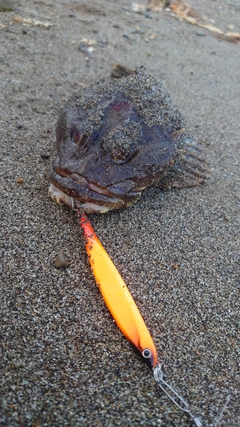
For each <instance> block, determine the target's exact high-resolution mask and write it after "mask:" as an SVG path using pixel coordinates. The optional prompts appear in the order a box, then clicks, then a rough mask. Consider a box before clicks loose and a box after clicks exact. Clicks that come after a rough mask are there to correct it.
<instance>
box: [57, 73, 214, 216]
mask: <svg viewBox="0 0 240 427" xmlns="http://www.w3.org/2000/svg"><path fill="white" fill-rule="evenodd" d="M205 157H206V156H205V154H204V152H203V150H202V148H201V147H200V146H199V144H198V143H197V142H196V141H195V139H194V137H193V136H192V134H191V133H190V132H189V131H188V130H187V129H186V125H185V121H184V119H183V117H182V115H181V113H180V112H179V111H178V109H177V108H175V107H174V106H173V103H172V101H171V99H170V95H169V93H168V92H167V90H166V89H165V88H164V87H163V85H162V84H161V83H160V82H159V81H158V79H156V78H154V77H152V76H150V75H148V74H147V73H146V72H145V70H144V69H142V68H140V69H137V70H136V71H135V72H134V73H133V74H132V75H130V76H127V77H123V78H121V79H119V80H115V81H113V82H111V83H93V84H91V85H89V86H88V87H86V88H84V89H82V90H81V91H80V92H79V93H78V94H76V95H75V96H74V97H72V98H71V99H70V100H69V101H68V102H67V104H66V105H65V106H64V107H63V108H62V110H61V112H60V115H59V119H58V123H57V128H56V156H55V158H54V160H53V163H52V169H51V173H50V177H49V180H50V183H51V185H50V188H49V194H50V196H51V197H52V198H53V199H54V200H55V201H56V202H58V203H60V204H65V205H67V206H69V207H70V208H75V209H78V208H81V209H83V210H84V211H85V212H86V213H97V214H98V213H105V212H107V211H109V210H113V209H121V208H125V207H128V206H130V205H132V204H133V203H135V202H136V201H137V200H138V199H139V198H140V197H141V194H142V191H143V190H144V189H145V188H146V187H149V186H151V185H154V186H157V187H159V188H160V189H162V190H168V189H171V188H182V187H186V186H195V185H200V184H203V183H204V182H205V181H206V179H207V177H208V168H207V162H206V160H205Z"/></svg>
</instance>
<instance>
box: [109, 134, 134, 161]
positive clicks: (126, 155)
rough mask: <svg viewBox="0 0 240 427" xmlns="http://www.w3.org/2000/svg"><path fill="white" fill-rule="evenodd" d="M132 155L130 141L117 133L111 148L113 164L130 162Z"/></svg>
mask: <svg viewBox="0 0 240 427" xmlns="http://www.w3.org/2000/svg"><path fill="white" fill-rule="evenodd" d="M133 155H134V150H133V144H132V141H131V140H130V139H129V138H128V137H126V136H125V135H123V134H122V133H120V132H119V133H117V134H116V135H115V136H114V140H113V142H112V146H111V158H112V161H113V162H114V163H116V164H117V165H121V164H123V163H125V162H127V161H128V160H130V159H131V158H132V157H133Z"/></svg>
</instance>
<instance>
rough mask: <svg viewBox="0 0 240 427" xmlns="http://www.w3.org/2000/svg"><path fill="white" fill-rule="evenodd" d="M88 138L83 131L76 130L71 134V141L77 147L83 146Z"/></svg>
mask: <svg viewBox="0 0 240 427" xmlns="http://www.w3.org/2000/svg"><path fill="white" fill-rule="evenodd" d="M87 137H88V136H87V135H86V133H84V130H83V129H78V128H74V129H73V130H72V132H71V140H72V141H73V142H75V144H76V145H83V144H84V142H85V141H86V139H87Z"/></svg>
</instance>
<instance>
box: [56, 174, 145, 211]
mask: <svg viewBox="0 0 240 427" xmlns="http://www.w3.org/2000/svg"><path fill="white" fill-rule="evenodd" d="M50 182H51V185H50V187H49V194H50V197H51V198H52V199H53V200H54V201H55V202H57V203H59V204H65V205H67V206H68V207H70V208H71V209H73V208H82V209H83V210H84V211H85V212H86V213H105V212H107V211H109V210H113V209H120V208H122V207H124V206H129V205H131V204H132V203H134V202H135V201H136V200H137V199H138V198H139V197H140V196H141V190H142V189H141V190H137V191H136V190H135V188H136V186H137V185H136V183H135V182H134V181H131V180H126V181H122V182H120V183H116V184H114V185H110V186H108V187H106V188H103V187H101V186H100V185H99V184H97V183H94V182H89V181H87V179H86V178H84V177H83V176H82V175H80V174H77V173H67V172H66V171H65V170H60V169H59V170H58V171H57V172H56V171H55V170H52V171H51V175H50ZM134 190H135V191H134Z"/></svg>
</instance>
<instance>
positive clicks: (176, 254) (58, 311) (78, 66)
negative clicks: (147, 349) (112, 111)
mask: <svg viewBox="0 0 240 427" xmlns="http://www.w3.org/2000/svg"><path fill="white" fill-rule="evenodd" d="M16 3H17V4H16V6H17V7H18V8H19V9H18V10H16V11H14V12H10V13H1V14H0V20H1V21H0V37H1V42H0V67H1V79H0V85H1V87H0V97H1V105H2V108H1V111H0V139H1V145H3V154H4V156H3V157H2V160H1V175H2V197H1V203H2V210H1V225H2V237H1V243H2V246H3V255H2V261H3V270H2V281H1V287H0V297H1V300H0V307H1V333H2V337H1V344H2V355H1V395H2V397H3V400H2V403H1V409H0V425H1V426H11V427H15V426H24V427H25V426H34V427H40V426H41V427H43V426H46V427H49V426H51V427H52V426H54V427H55V426H56V427H57V426H114V427H115V426H130V425H131V426H139V425H143V426H159V425H162V426H189V425H190V424H191V423H190V422H189V418H188V417H187V416H185V415H183V413H181V412H180V411H179V410H178V409H177V408H176V407H174V405H173V404H171V403H170V402H169V400H168V399H167V397H165V396H164V395H163V394H162V393H161V392H158V389H157V386H156V384H155V383H154V380H153V377H152V374H151V371H149V370H148V368H147V367H146V366H145V365H144V363H143V362H142V360H140V359H139V358H138V357H137V356H136V355H135V353H134V352H133V350H132V348H131V346H130V345H129V343H128V342H127V340H126V339H125V338H124V337H123V336H122V335H121V333H120V332H119V330H118V329H117V327H116V325H115V323H114V322H113V320H112V319H111V316H110V314H109V313H108V311H107V309H106V307H105V305H104V302H103V301H102V298H101V295H100V294H99V291H98V289H97V287H96V286H95V282H94V280H93V278H92V275H91V272H90V269H89V266H88V263H87V259H86V255H85V250H84V245H83V242H82V238H81V233H80V231H79V227H78V224H77V219H76V216H75V214H74V213H73V212H71V211H70V210H69V209H68V208H66V207H59V206H58V205H56V204H54V203H53V202H52V200H51V199H50V198H49V197H48V186H49V184H48V174H49V169H50V164H51V158H52V157H53V152H52V149H53V146H54V140H55V133H54V132H55V125H56V121H57V117H58V111H59V107H60V106H61V105H62V104H63V103H64V102H65V101H66V100H67V99H68V98H69V97H70V96H71V95H72V94H73V93H74V91H75V90H79V89H80V88H81V85H83V84H84V85H85V84H88V83H90V82H93V81H95V80H100V81H101V80H102V79H105V80H106V81H109V80H110V72H111V67H112V65H113V64H114V63H115V62H119V63H122V64H124V65H126V66H128V67H131V68H135V67H136V66H140V65H144V66H145V67H146V69H147V72H148V73H150V74H152V75H154V76H155V77H157V78H159V79H160V80H161V81H162V83H164V85H165V86H166V88H167V89H168V91H169V92H170V94H171V98H172V100H173V101H174V103H175V105H176V106H177V107H178V108H179V110H180V111H181V112H182V113H183V114H184V115H185V117H186V120H187V122H188V125H189V127H190V129H191V131H192V132H193V133H194V135H195V137H196V139H198V140H201V141H202V146H203V148H204V149H205V151H206V152H207V155H208V158H209V161H210V164H211V168H212V174H211V178H210V180H209V181H208V183H207V185H205V186H202V187H199V188H190V189H183V190H174V191H169V192H165V193H163V192H161V191H159V190H158V189H156V188H150V189H147V190H145V191H144V194H143V196H142V198H141V199H140V200H139V201H138V202H137V203H136V204H135V205H133V206H132V207H131V208H129V209H127V210H123V211H117V212H112V213H109V214H105V215H102V216H91V220H92V224H93V226H94V227H95V230H96V231H97V233H98V235H99V237H100V239H101V240H102V242H103V244H104V245H105V247H106V249H107V250H108V252H109V254H110V255H111V257H112V259H113V260H114V262H115V264H116V265H117V267H118V268H119V271H120V272H121V273H122V275H123V277H124V279H125V280H126V283H127V285H128V287H129V289H130V291H131V293H132V295H133V297H134V298H135V301H136V303H137V305H138V307H139V309H140V311H141V313H142V315H143V317H144V319H145V321H146V323H147V326H148V327H149V330H150V331H151V334H152V335H153V337H154V341H155V344H156V347H157V349H158V353H159V358H160V360H161V361H163V362H164V367H165V373H166V379H167V380H168V381H169V382H170V383H171V385H173V386H174V387H175V389H177V390H178V391H179V392H180V394H182V395H183V396H184V398H186V400H187V401H188V402H189V404H190V405H191V409H192V411H193V412H194V413H197V414H198V415H200V416H201V417H202V419H203V421H204V425H205V426H215V427H216V426H231V427H235V426H239V425H240V416H239V396H237V393H238V390H239V371H238V363H239V343H237V333H239V332H237V327H238V323H239V299H238V293H239V265H238V264H237V261H238V260H237V256H238V252H239V228H240V225H239V154H240V153H239V135H240V124H239V123H240V122H239V99H240V85H239V78H240V75H239V63H240V48H239V46H237V45H235V44H232V43H228V42H226V41H223V40H220V39H217V38H215V37H214V36H213V35H212V34H211V33H209V32H207V31H205V30H201V32H202V33H203V35H202V36H200V35H198V32H199V29H198V28H197V27H194V26H190V25H188V24H186V23H183V22H179V21H177V20H175V19H174V18H172V17H171V16H170V14H169V12H164V14H153V13H150V14H149V15H148V16H144V15H139V14H135V13H132V12H129V11H128V10H126V9H123V7H124V6H129V4H128V3H127V2H124V1H119V2H118V3H117V6H116V5H115V2H113V1H108V2H103V3H102V2H97V1H95V2H94V3H92V5H91V7H83V6H82V4H83V3H84V2H82V1H79V2H71V3H70V4H69V3H68V2H63V1H62V0H61V1H58V2H53V1H51V0H48V1H46V2H45V1H44V2H37V1H36V2H35V1H34V2H33V1H31V2H27V1H25V0H22V1H21V2H20V3H18V2H16ZM55 3H57V5H56V4H55ZM229 3H231V4H232V5H229ZM101 4H103V6H101ZM195 4H196V5H197V6H199V11H200V12H201V13H205V14H206V15H207V16H208V17H209V18H212V19H215V20H216V24H217V25H218V26H219V27H220V28H221V29H223V30H225V29H226V27H227V25H230V24H234V25H235V29H236V31H239V22H240V18H239V16H240V12H239V8H238V4H239V3H238V2H222V3H221V4H223V9H220V7H219V6H220V3H219V2H209V1H203V2H195ZM70 5H72V6H74V5H75V6H76V5H78V6H77V7H75V8H73V7H72V9H71V8H70ZM93 5H95V6H96V7H93ZM16 15H19V16H21V17H23V18H31V19H35V20H39V21H47V22H50V23H51V24H52V26H51V27H50V28H45V27H42V26H36V25H25V26H24V25H23V24H22V23H16V22H14V23H13V22H12V17H13V16H16ZM47 18H49V20H48V19H47ZM83 38H86V39H88V40H95V41H96V44H95V45H94V46H93V47H94V49H95V50H94V52H93V57H91V56H88V54H86V53H85V52H83V51H81V50H79V46H80V45H83V44H84V42H82V41H81V40H82V39H83ZM44 152H45V154H46V153H50V154H51V157H50V158H47V159H46V158H45V159H44V158H42V157H41V154H43V153H44ZM19 178H22V179H23V182H22V183H18V182H17V181H16V180H17V179H19ZM59 249H63V251H64V252H65V253H66V255H67V256H68V259H69V262H70V265H69V268H67V269H62V270H57V269H56V268H55V267H54V266H53V262H54V259H55V257H56V254H57V253H58V251H59ZM225 404H227V407H226V408H225V410H224V411H223V412H222V415H221V411H222V409H223V408H224V405H225ZM219 417H220V419H219Z"/></svg>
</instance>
